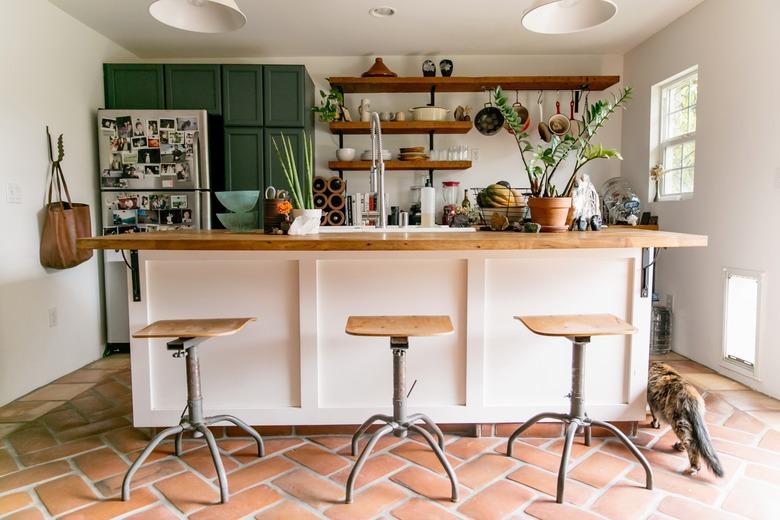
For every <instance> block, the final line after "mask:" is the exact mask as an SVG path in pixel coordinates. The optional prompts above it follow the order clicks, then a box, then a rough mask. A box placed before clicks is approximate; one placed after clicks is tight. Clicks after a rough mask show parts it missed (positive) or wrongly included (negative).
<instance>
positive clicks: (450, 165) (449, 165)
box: [328, 160, 471, 171]
mask: <svg viewBox="0 0 780 520" xmlns="http://www.w3.org/2000/svg"><path fill="white" fill-rule="evenodd" d="M328 168H330V169H331V170H335V171H368V170H370V169H371V161H330V162H329V163H328ZM469 168H471V161H424V160H419V161H399V160H393V161H385V170H388V171H390V170H467V169H469Z"/></svg>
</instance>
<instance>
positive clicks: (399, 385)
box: [345, 337, 458, 504]
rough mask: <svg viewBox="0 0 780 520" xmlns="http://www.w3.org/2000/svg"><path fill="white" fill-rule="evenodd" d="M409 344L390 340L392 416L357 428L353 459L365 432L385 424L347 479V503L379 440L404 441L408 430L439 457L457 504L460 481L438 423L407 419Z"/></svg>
mask: <svg viewBox="0 0 780 520" xmlns="http://www.w3.org/2000/svg"><path fill="white" fill-rule="evenodd" d="M408 341H409V340H408V338H397V337H393V338H390V348H391V349H392V351H393V417H390V416H389V415H383V414H376V415H372V416H371V417H369V418H368V420H366V422H364V423H363V424H362V425H360V428H358V430H357V431H356V432H355V434H354V435H353V436H352V456H353V457H354V456H355V455H357V451H358V442H359V441H360V437H361V435H363V434H364V433H366V431H367V430H368V429H369V428H370V427H371V425H373V424H374V423H376V422H379V421H381V422H383V423H385V424H384V426H382V427H380V428H379V429H378V430H377V431H375V432H374V433H373V434H372V435H371V437H370V438H369V439H368V442H367V443H366V447H365V448H363V451H362V452H361V453H360V456H359V457H358V458H357V461H355V465H354V466H353V468H352V471H351V472H350V473H349V478H348V479H347V496H346V499H345V502H346V503H347V504H351V503H352V495H353V492H354V489H355V481H356V480H357V477H358V475H359V474H360V470H361V469H363V465H364V464H365V463H366V460H367V459H368V457H369V455H371V452H372V451H373V449H374V446H376V443H377V442H378V441H379V439H381V438H382V437H384V436H385V435H388V434H390V433H392V434H393V435H395V436H396V437H399V438H405V437H407V436H408V434H409V431H412V432H414V433H418V434H420V435H421V436H422V438H423V439H425V442H427V443H428V445H429V446H430V447H431V449H432V450H433V452H434V453H435V454H436V458H437V459H439V462H441V465H442V466H443V467H444V470H445V471H446V472H447V476H448V477H449V479H450V483H451V484H452V495H451V500H452V501H453V502H457V501H458V478H457V476H455V471H454V470H453V469H452V466H451V465H450V463H449V461H448V460H447V457H446V456H445V455H444V434H443V433H442V431H441V429H440V428H439V427H438V426H436V423H434V422H433V420H431V418H430V417H428V416H427V415H424V414H421V413H415V414H412V415H409V416H408V417H407V415H406V398H407V394H406V351H407V350H408V348H409V342H408ZM417 422H423V423H424V424H425V425H426V426H428V427H429V428H430V429H431V430H433V433H434V434H435V435H436V440H434V438H433V436H432V435H431V434H430V433H429V432H428V430H426V429H425V428H423V427H421V426H419V425H418V424H415V423H417Z"/></svg>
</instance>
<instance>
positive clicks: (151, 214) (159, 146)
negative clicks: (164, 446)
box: [100, 115, 198, 235]
mask: <svg viewBox="0 0 780 520" xmlns="http://www.w3.org/2000/svg"><path fill="white" fill-rule="evenodd" d="M100 128H101V132H102V134H103V135H102V136H100V138H101V139H108V142H109V143H110V150H111V154H110V159H109V164H101V165H100V167H101V186H102V187H103V188H113V189H117V188H118V189H120V190H121V189H122V188H128V185H129V184H130V182H129V181H130V180H131V179H149V178H150V177H151V178H158V179H159V180H160V181H161V185H162V187H163V188H166V189H175V188H177V185H181V184H183V183H187V182H189V181H190V176H191V175H192V168H193V157H194V154H195V153H196V152H195V144H196V141H197V139H198V119H197V118H196V117H176V118H160V119H146V120H143V119H140V118H135V120H133V118H132V117H131V116H129V115H128V116H121V117H116V118H102V119H101V121H100ZM113 193H115V196H114V197H112V200H109V201H108V202H107V204H109V205H110V206H111V208H110V209H111V216H112V219H111V220H112V221H110V220H109V221H105V222H104V223H103V234H105V235H111V234H120V233H133V232H144V231H158V230H174V229H192V227H193V211H192V209H191V207H192V206H191V204H190V200H188V199H189V198H190V197H194V196H195V194H193V193H192V192H189V195H188V194H167V193H165V192H156V193H134V192H132V191H127V192H122V191H116V192H113Z"/></svg>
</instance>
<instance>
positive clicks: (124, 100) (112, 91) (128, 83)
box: [103, 63, 165, 110]
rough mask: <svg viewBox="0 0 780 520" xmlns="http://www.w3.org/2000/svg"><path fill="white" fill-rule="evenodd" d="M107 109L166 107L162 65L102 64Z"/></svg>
mask: <svg viewBox="0 0 780 520" xmlns="http://www.w3.org/2000/svg"><path fill="white" fill-rule="evenodd" d="M103 80H104V82H105V85H104V86H105V97H106V108H120V109H121V108H130V109H144V108H147V109H158V110H161V109H163V108H165V79H164V74H163V66H162V65H155V64H135V63H104V64H103Z"/></svg>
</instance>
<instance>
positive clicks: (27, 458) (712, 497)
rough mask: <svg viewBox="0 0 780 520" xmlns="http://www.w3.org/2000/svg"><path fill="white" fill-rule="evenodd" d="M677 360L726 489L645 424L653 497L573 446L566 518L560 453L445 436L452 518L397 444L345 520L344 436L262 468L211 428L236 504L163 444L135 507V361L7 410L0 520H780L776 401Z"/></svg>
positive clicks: (198, 467)
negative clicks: (696, 397)
mask: <svg viewBox="0 0 780 520" xmlns="http://www.w3.org/2000/svg"><path fill="white" fill-rule="evenodd" d="M670 358H671V363H672V364H675V365H677V367H678V368H679V369H680V370H681V371H683V372H685V373H686V375H688V376H689V377H690V379H691V381H692V382H694V383H695V384H696V385H697V386H699V387H700V388H701V389H702V390H703V391H705V392H706V399H707V403H708V412H707V420H708V423H709V425H710V429H711V433H712V435H713V437H714V438H715V444H716V446H717V447H718V450H719V451H720V453H721V457H722V460H723V462H724V465H725V467H726V472H727V475H726V478H724V479H722V480H717V479H715V478H714V477H713V476H712V475H711V474H710V473H709V472H708V471H706V470H705V471H703V472H702V473H701V474H700V475H698V476H696V477H688V476H685V475H683V474H682V473H681V470H683V469H684V468H685V467H686V459H685V457H684V455H682V454H680V453H677V452H676V451H674V450H673V449H672V445H673V444H674V442H675V439H674V437H673V435H672V434H671V433H670V432H669V428H668V427H667V426H664V427H663V428H662V429H660V430H654V429H651V428H648V427H647V425H646V424H642V425H640V429H639V433H638V435H637V437H636V442H637V444H638V445H639V446H641V449H642V450H644V452H645V453H646V455H647V457H648V459H649V460H650V461H651V463H652V465H653V467H654V468H655V472H656V489H655V490H654V491H648V490H646V489H644V488H643V486H642V484H643V479H644V475H643V473H642V471H641V468H640V467H639V466H638V465H637V464H636V463H635V462H634V460H633V459H632V458H631V456H630V454H629V453H628V452H627V451H626V450H625V449H624V448H623V447H622V446H621V445H619V444H618V443H616V442H615V441H614V440H612V439H604V438H597V439H594V442H593V446H592V447H591V448H587V447H585V446H583V445H581V444H577V445H575V449H574V452H573V456H574V459H573V461H572V465H571V469H570V479H569V481H568V483H567V488H566V503H565V504H563V505H558V504H555V502H554V500H553V499H552V495H553V494H554V492H555V472H556V471H557V467H558V460H559V459H558V457H559V454H560V451H561V442H560V440H559V439H556V438H525V439H524V440H523V442H522V443H521V444H520V445H519V446H518V447H517V448H516V450H515V457H513V458H508V457H506V456H505V454H504V453H505V449H506V439H505V438H501V437H481V438H471V437H458V436H451V435H448V436H447V437H448V442H447V453H448V456H449V457H450V459H451V461H452V464H453V466H454V467H455V468H456V471H457V474H458V477H459V479H460V485H461V501H460V503H458V504H453V503H451V502H450V501H449V500H448V497H449V484H448V481H447V480H446V479H445V477H444V476H443V473H442V471H441V468H440V467H439V466H438V465H437V463H436V461H435V459H434V458H433V457H432V455H431V454H430V452H429V451H427V448H426V447H425V446H424V445H423V444H421V443H419V442H418V441H417V440H416V439H414V438H412V439H406V440H400V439H395V438H388V439H385V440H383V441H382V442H380V443H379V445H378V446H377V449H376V452H375V454H374V455H373V457H372V458H371V459H369V462H368V463H367V464H366V466H365V468H364V470H363V473H362V475H361V477H360V479H359V481H358V482H357V488H356V489H357V495H356V499H355V502H354V504H352V505H349V506H347V505H344V504H343V503H342V500H343V498H344V487H343V486H344V483H345V481H346V478H347V475H348V473H349V469H350V467H351V464H352V463H353V458H352V457H351V456H349V451H348V444H349V435H345V434H334V435H314V433H315V432H316V430H312V429H304V428H301V429H300V430H299V432H302V433H304V434H305V436H304V435H297V436H293V435H289V434H288V435H277V436H272V435H270V434H273V433H276V434H280V433H281V434H285V433H288V432H289V429H287V430H286V429H285V428H268V429H267V430H266V431H265V433H266V435H267V436H266V442H267V455H266V457H265V458H262V459H259V458H257V457H256V454H255V453H254V452H253V450H254V446H253V443H252V441H251V440H250V439H248V438H242V437H234V436H231V435H230V434H233V433H234V432H233V431H232V430H230V431H225V429H224V428H215V429H214V433H215V435H216V436H217V437H218V438H219V441H218V442H219V445H220V448H221V450H222V456H223V460H224V463H225V467H226V470H227V471H228V473H229V475H228V478H229V486H230V491H231V495H232V496H231V500H230V502H229V503H228V504H226V505H214V504H215V502H216V501H217V499H218V496H219V492H218V487H217V485H216V482H215V478H216V475H215V472H214V468H213V466H212V463H211V460H210V458H209V455H208V452H207V450H206V449H205V448H204V444H203V442H202V441H197V440H187V441H185V445H184V448H185V453H184V454H183V456H182V457H181V458H177V457H175V456H174V455H173V447H172V445H171V443H170V442H167V443H164V444H163V445H161V446H160V447H159V448H158V450H157V451H156V452H155V453H154V454H153V456H152V457H150V460H149V461H148V463H146V464H145V465H144V466H143V467H142V468H141V470H140V471H139V472H138V473H137V475H136V477H135V480H134V483H133V494H132V500H131V501H130V502H126V503H125V502H121V501H119V500H118V499H117V497H118V494H119V489H120V486H121V481H122V477H123V475H124V472H125V470H126V469H127V467H128V465H129V463H130V462H131V461H132V460H133V459H134V458H135V457H136V456H137V455H138V453H139V451H140V450H141V449H142V448H143V447H144V446H145V444H146V442H147V440H148V438H149V432H148V431H146V430H144V429H136V428H133V427H132V426H131V414H132V410H131V402H130V387H129V385H130V377H129V367H128V365H129V363H128V358H127V357H125V356H112V357H109V358H105V359H103V360H100V361H98V362H96V363H93V364H92V365H90V366H88V367H85V368H84V369H81V370H79V371H77V372H74V373H72V374H69V375H68V376H66V377H64V378H62V379H61V380H59V381H57V382H55V383H53V384H52V385H48V386H47V387H44V388H42V389H39V390H36V391H35V392H33V393H31V394H29V395H28V396H25V397H24V398H22V399H20V400H19V401H16V402H14V403H11V404H9V405H7V406H5V407H2V408H0V517H7V518H13V519H35V518H58V519H59V518H67V519H79V518H83V519H103V518H117V517H122V518H132V519H168V518H185V517H191V518H194V519H208V518H219V519H232V518H258V519H299V518H300V519H309V518H312V519H313V518H331V519H350V520H351V519H363V518H365V519H370V518H398V519H437V518H461V519H463V518H475V519H493V518H539V519H548V518H550V519H555V518H561V519H570V518H609V519H616V520H617V519H635V518H641V519H645V518H651V519H654V520H655V519H664V518H667V519H668V518H679V519H686V520H687V519H697V520H698V519H710V518H744V517H747V518H757V519H763V518H767V519H768V518H773V519H774V518H778V517H780V513H778V511H780V506H777V505H776V504H777V501H776V496H778V495H776V493H777V494H780V431H777V430H774V429H772V428H771V427H768V426H767V425H766V424H765V422H764V420H765V419H767V420H769V421H771V419H772V418H773V417H774V416H775V414H776V413H780V403H778V402H777V401H775V400H772V399H769V398H767V397H766V396H762V395H760V394H757V393H755V392H751V391H749V390H747V389H745V388H744V387H741V386H740V385H738V384H735V383H734V382H732V381H730V380H728V379H725V378H722V377H721V376H718V375H717V374H714V373H712V372H711V371H710V370H708V369H706V368H704V367H701V366H700V365H697V364H695V363H693V362H691V361H688V360H685V359H684V358H679V357H678V356H674V355H672V356H670ZM509 429H510V428H506V427H501V428H496V429H495V431H497V432H499V433H504V431H505V430H509ZM548 429H549V430H550V433H557V431H559V429H557V430H556V429H555V428H554V427H551V428H548ZM343 431H345V432H346V431H349V429H343ZM545 432H546V430H545V429H544V428H541V429H538V430H536V432H535V433H534V434H535V435H543V434H545Z"/></svg>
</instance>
